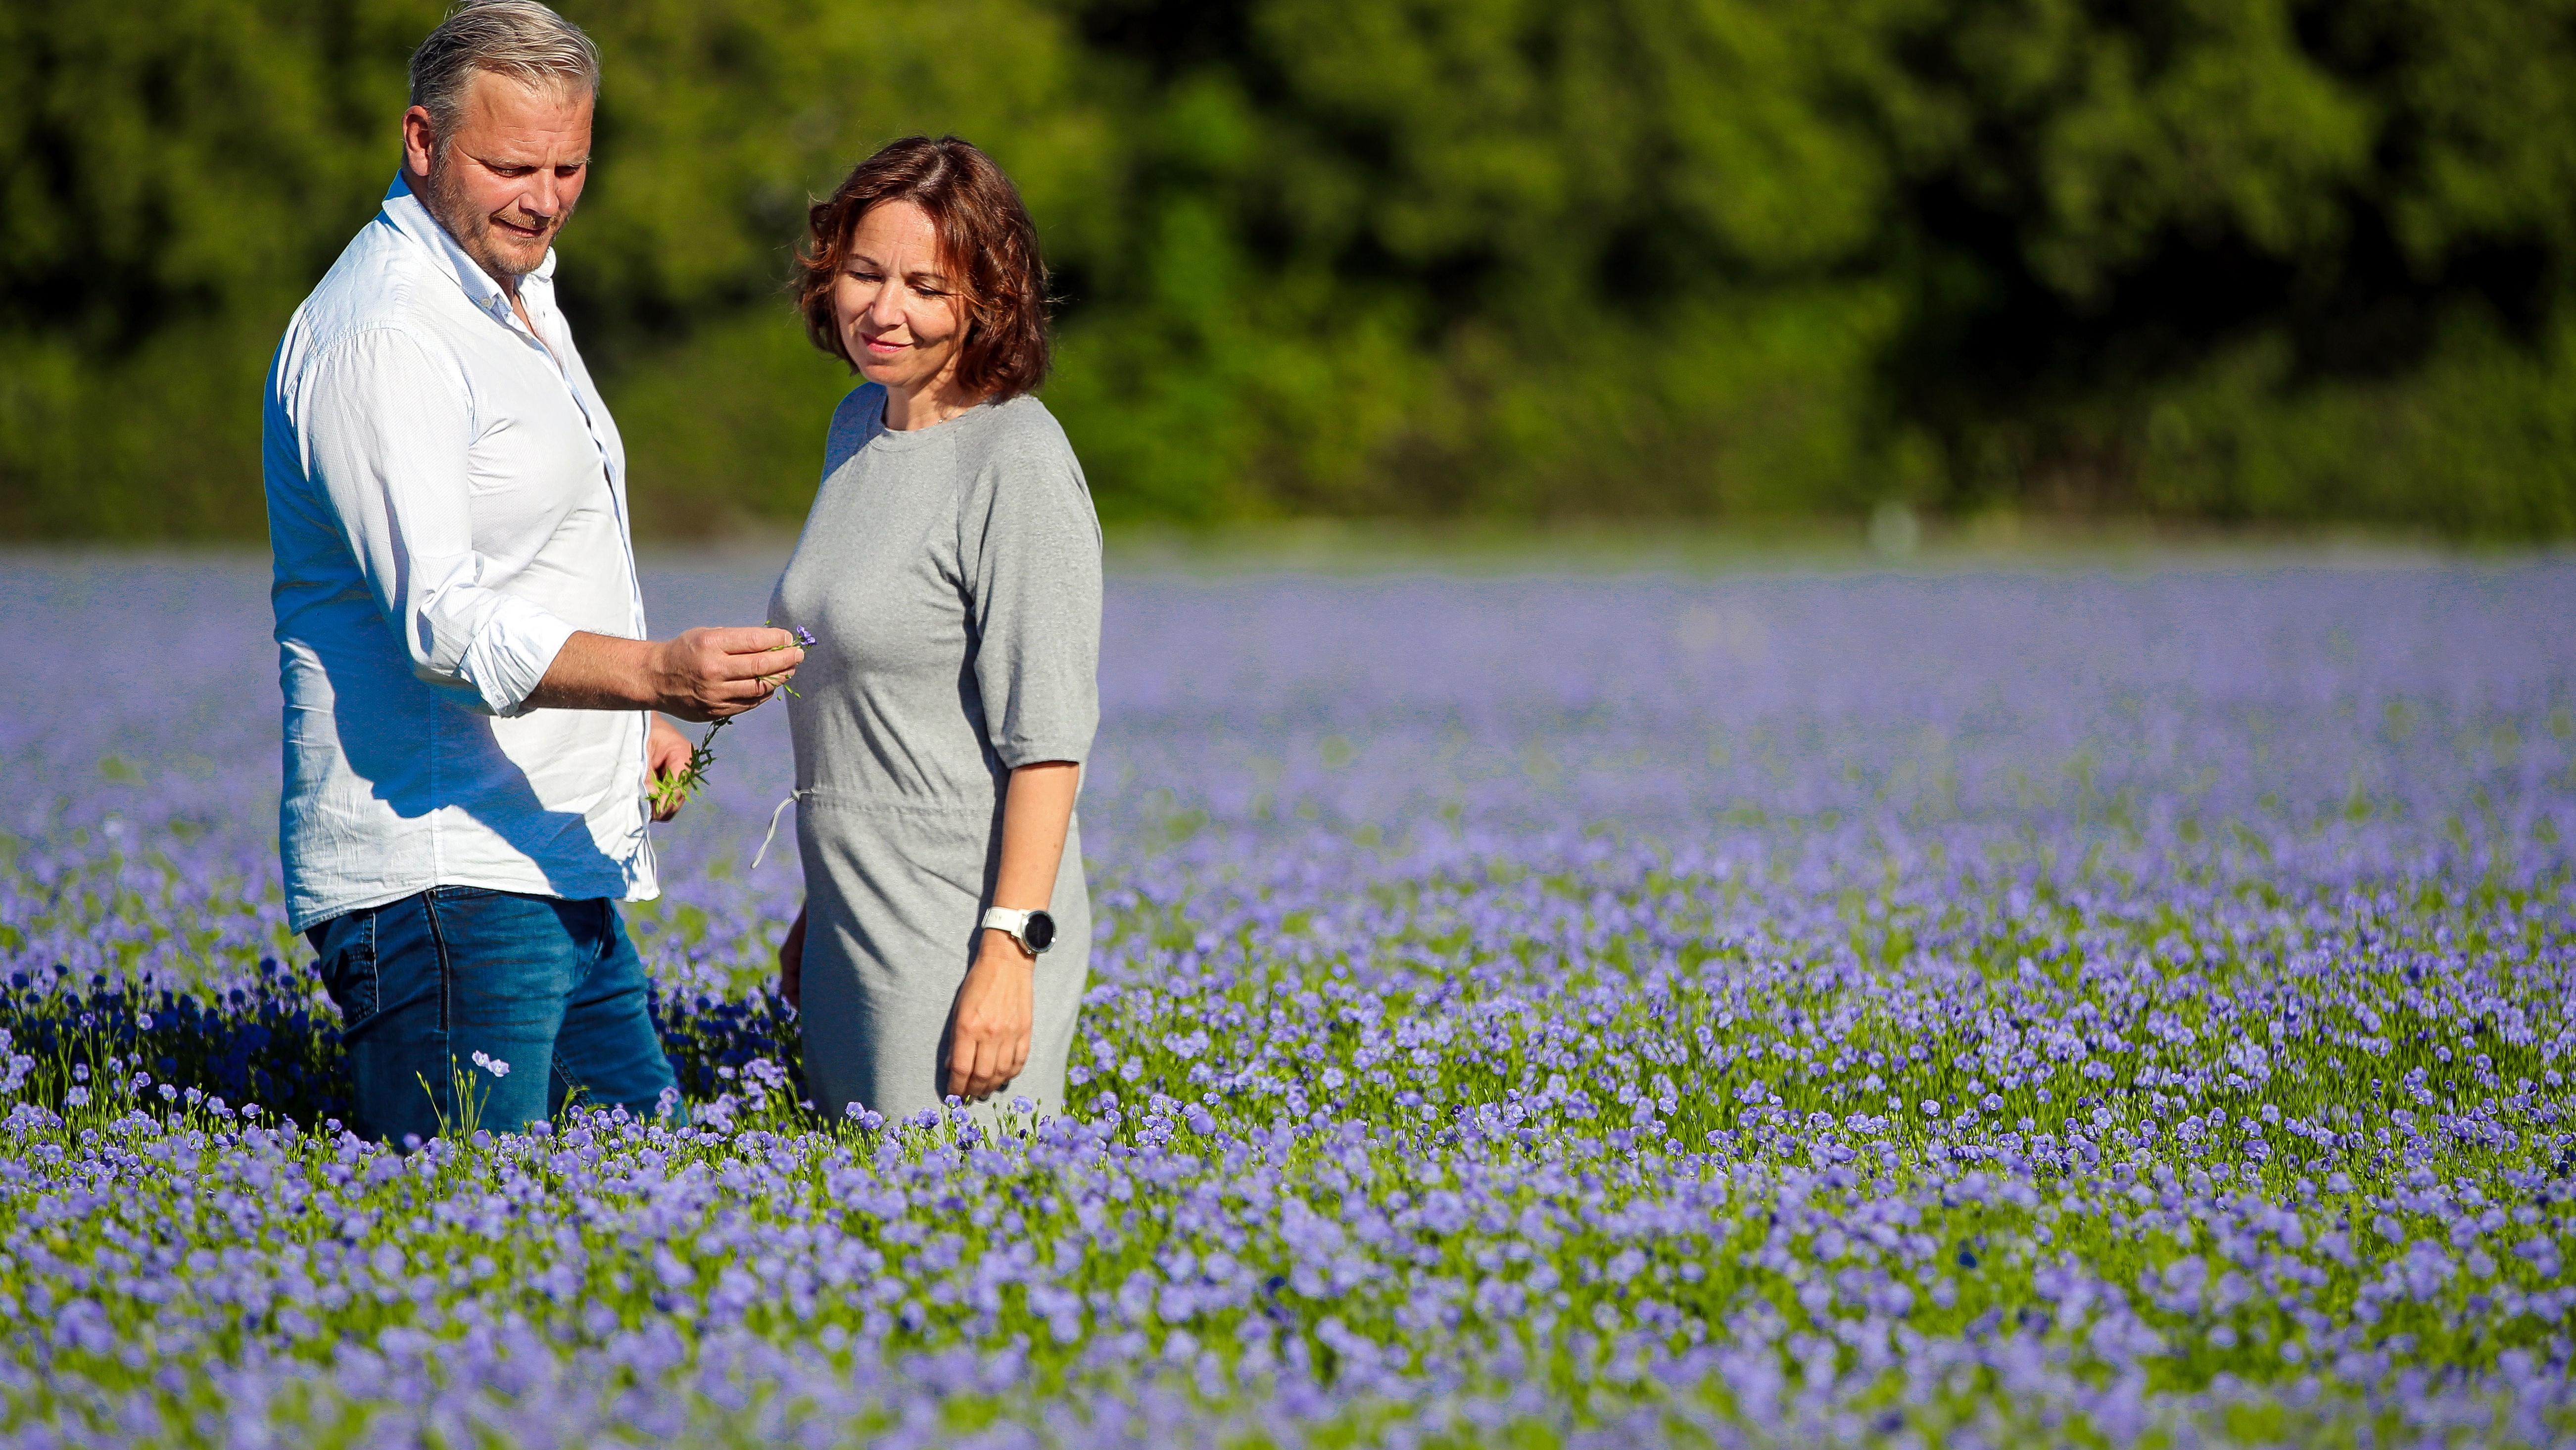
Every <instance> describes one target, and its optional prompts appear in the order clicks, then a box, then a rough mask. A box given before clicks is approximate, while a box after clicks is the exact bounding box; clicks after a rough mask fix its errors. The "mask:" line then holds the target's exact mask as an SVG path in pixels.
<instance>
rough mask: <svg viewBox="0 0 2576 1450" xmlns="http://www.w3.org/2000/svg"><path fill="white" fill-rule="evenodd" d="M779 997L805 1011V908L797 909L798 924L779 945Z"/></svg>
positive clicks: (788, 930) (791, 928) (791, 1005)
mask: <svg viewBox="0 0 2576 1450" xmlns="http://www.w3.org/2000/svg"><path fill="white" fill-rule="evenodd" d="M778 995H779V996H781V997H784V998H786V999H787V1005H788V1006H790V1007H793V1008H795V1009H796V1010H798V1011H800V1012H802V1011H804V1010H805V908H803V907H801V906H800V907H798V908H797V909H796V924H795V925H793V926H791V927H789V928H787V938H786V940H784V941H782V942H780V943H779V944H778Z"/></svg>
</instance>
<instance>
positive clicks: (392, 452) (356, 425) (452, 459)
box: [296, 328, 573, 716]
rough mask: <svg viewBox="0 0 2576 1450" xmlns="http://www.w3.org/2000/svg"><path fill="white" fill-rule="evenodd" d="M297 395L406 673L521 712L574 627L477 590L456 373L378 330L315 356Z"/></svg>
mask: <svg viewBox="0 0 2576 1450" xmlns="http://www.w3.org/2000/svg"><path fill="white" fill-rule="evenodd" d="M297 392H298V397H297V399H296V402H297V405H298V411H299V412H300V413H301V414H302V417H301V420H300V423H301V426H300V429H299V433H300V436H301V438H302V440H303V448H304V455H305V456H304V460H303V462H304V467H305V471H306V476H307V477H309V478H310V479H312V480H313V482H314V484H315V485H316V486H317V487H318V488H319V489H320V490H321V492H322V493H323V495H324V496H325V497H326V498H327V499H328V500H329V502H330V505H331V507H332V509H333V511H334V512H335V513H336V514H337V515H338V517H339V523H340V530H341V532H342V534H344V535H345V536H346V537H347V539H348V541H349V548H350V551H351V552H352V553H353V554H354V555H356V557H357V561H358V570H359V573H360V574H361V575H362V576H364V578H365V579H366V582H367V587H368V588H369V589H370V590H371V591H372V592H373V593H374V595H375V599H376V607H377V608H378V609H379V610H381V611H383V613H384V616H385V620H386V623H387V624H388V625H390V626H391V627H392V629H393V630H394V632H395V633H396V634H398V635H400V636H401V637H402V641H403V648H404V649H405V650H406V651H408V652H409V654H410V655H411V665H412V673H414V674H415V675H418V676H419V677H420V678H421V679H423V680H425V681H427V682H429V683H430V684H431V685H433V686H437V687H440V688H442V689H444V690H448V691H452V692H455V693H457V694H458V695H460V696H462V697H463V703H466V704H468V705H471V706H474V707H477V708H480V709H482V710H485V711H488V712H490V713H491V714H494V715H501V716H513V715H519V714H523V713H525V712H526V710H527V709H528V697H529V696H530V695H532V694H534V693H536V689H537V685H538V684H539V682H541V681H542V680H544V679H545V675H546V670H547V669H548V668H549V667H550V666H552V665H553V663H554V659H555V655H556V654H557V653H558V652H559V651H561V650H562V649H563V646H564V641H565V640H567V639H570V638H571V637H572V634H573V629H572V626H571V625H568V624H566V623H564V622H563V621H562V620H561V619H559V618H557V617H556V616H555V615H553V614H552V613H550V612H548V611H547V610H546V609H544V608H543V607H541V606H539V605H536V604H533V603H530V602H529V601H527V600H525V599H520V598H517V597H515V596H513V595H510V594H508V593H505V592H503V591H502V590H499V589H496V588H493V587H491V586H490V585H487V584H485V583H484V582H483V576H484V572H485V561H484V559H483V557H482V556H481V555H480V554H478V553H477V552H476V551H475V549H474V542H473V539H474V535H473V519H472V515H471V512H470V510H469V507H468V501H469V493H468V485H467V481H466V462H467V453H468V450H469V449H470V448H471V447H472V446H473V442H474V416H473V406H472V403H471V400H470V398H469V397H468V395H467V393H466V389H465V382H464V378H463V375H462V372H461V370H460V369H459V368H458V366H457V365H456V364H454V363H453V362H452V361H444V360H442V359H440V358H439V357H437V356H435V355H434V354H433V353H432V351H431V350H430V349H429V348H427V347H425V346H423V345H422V343H421V342H420V340H419V339H417V338H415V337H413V336H411V335H410V334H408V333H405V332H401V331H396V330H393V329H389V328H388V329H378V330H374V331H368V332H359V333H354V334H352V335H350V336H348V337H346V338H343V339H341V340H340V341H339V342H338V343H336V344H334V345H333V346H332V347H331V348H330V350H329V351H327V352H325V353H323V354H322V355H320V356H318V357H316V358H315V359H314V360H313V362H312V364H311V366H310V367H308V368H307V369H306V371H305V374H304V377H303V378H302V380H301V383H300V386H299V387H298V389H297Z"/></svg>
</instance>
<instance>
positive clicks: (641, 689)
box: [528, 627, 805, 720]
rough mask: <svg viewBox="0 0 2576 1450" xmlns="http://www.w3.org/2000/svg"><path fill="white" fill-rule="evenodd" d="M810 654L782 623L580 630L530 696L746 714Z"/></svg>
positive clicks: (574, 703) (601, 705)
mask: <svg viewBox="0 0 2576 1450" xmlns="http://www.w3.org/2000/svg"><path fill="white" fill-rule="evenodd" d="M804 662H805V651H803V650H801V649H799V648H797V647H796V637H795V636H794V635H791V634H789V633H788V632H787V631H785V630H783V629H769V628H765V627H764V628H758V629H745V628H734V629H692V630H689V631H687V632H686V633H684V634H678V635H674V636H672V637H671V638H669V639H618V638H615V637H614V636H611V635H605V634H589V633H578V634H575V635H574V636H573V637H572V638H570V639H568V640H565V641H564V646H563V649H562V650H561V651H559V652H558V653H557V654H556V655H555V658H554V663H553V664H551V665H549V666H547V667H546V677H545V679H544V681H543V682H542V683H540V684H539V685H538V686H537V688H536V690H535V691H534V692H533V693H531V694H530V695H529V696H528V703H529V704H530V705H532V706H535V707H536V708H538V709H543V710H659V711H661V712H663V713H664V714H666V715H677V716H679V717H680V718H681V719H683V720H722V719H725V718H726V717H728V716H732V715H739V714H741V713H742V712H743V711H745V710H748V709H750V708H751V707H752V706H754V705H757V704H759V703H760V702H761V701H763V700H766V699H768V698H769V697H770V696H771V695H774V694H776V693H777V692H778V687H779V686H780V685H783V684H785V683H787V681H788V680H790V679H792V678H794V676H795V674H796V667H797V666H798V665H800V664H803V663H804Z"/></svg>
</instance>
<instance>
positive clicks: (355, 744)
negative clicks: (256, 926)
mask: <svg viewBox="0 0 2576 1450" xmlns="http://www.w3.org/2000/svg"><path fill="white" fill-rule="evenodd" d="M554 268H555V257H554V254H553V253H552V252H548V253H547V255H546V259H545V263H544V265H542V266H541V267H539V268H538V269H537V270H536V271H535V272H533V273H531V274H529V275H528V276H527V277H525V278H522V279H521V280H520V283H519V296H520V298H521V300H522V301H523V302H524V304H525V305H526V307H527V312H528V317H529V318H530V320H531V321H533V322H534V323H535V330H534V331H533V332H531V331H530V330H529V329H528V327H527V326H526V325H524V324H522V323H521V322H520V321H519V319H518V316H517V315H516V313H515V312H514V311H513V310H512V309H511V306H510V301H509V298H508V296H507V295H506V294H505V293H503V292H502V290H501V288H500V286H499V285H498V284H496V283H495V282H493V280H492V279H491V278H490V277H489V276H488V275H486V274H485V273H484V271H483V270H482V268H481V267H480V266H478V265H476V263H475V262H474V260H473V258H471V257H469V256H467V255H466V254H465V252H464V250H463V249H461V248H460V247H458V246H457V245H456V242H455V240H454V239H453V238H451V237H449V236H448V234H447V231H446V229H445V228H443V227H441V226H440V225H439V224H438V222H437V220H436V219H435V218H433V217H431V216H430V214H429V212H428V210H427V209H426V208H425V207H423V206H422V205H421V203H420V201H419V199H418V198H417V197H414V196H413V195H412V194H411V191H410V189H409V188H408V187H407V186H405V185H404V184H403V182H402V180H401V179H400V178H399V177H398V178H397V179H396V180H395V182H394V185H393V189H392V190H391V191H389V192H387V193H386V195H385V201H384V207H383V209H382V210H381V211H379V212H378V213H377V214H376V217H375V220H373V221H371V222H369V223H368V224H367V226H366V228H365V229H364V230H362V231H360V232H359V233H358V235H357V238H356V239H355V240H354V241H352V242H350V244H349V246H348V249H347V250H346V251H343V252H342V253H341V254H340V260H339V261H338V262H337V263H335V264H334V265H333V266H332V268H331V271H330V272H329V274H328V275H326V276H325V277H323V279H322V281H321V284H320V285H319V286H317V287H315V288H314V289H313V294H312V295H311V296H310V297H308V298H306V299H305V301H304V305H303V306H301V307H299V308H297V309H296V311H295V317H294V320H293V321H291V322H289V323H288V324H287V328H286V337H285V339H284V340H283V341H282V342H280V343H279V344H278V349H277V358H276V361H275V362H274V363H273V364H272V365H271V367H270V370H269V377H268V391H267V403H266V410H265V416H264V417H263V419H262V429H261V434H262V439H261V442H262V462H263V468H264V471H265V473H266V476H267V487H268V527H269V542H270V545H271V547H272V549H273V550H274V552H275V555H276V578H275V583H274V584H273V586H272V587H271V589H270V599H271V602H272V603H273V605H274V606H275V610H276V615H277V644H278V676H279V685H280V687H281V689H282V690H283V692H284V694H285V697H286V712H285V737H286V740H285V743H286V772H285V789H284V795H283V798H282V800H281V802H280V805H279V812H278V814H279V840H280V846H281V849H282V852H283V854H284V856H285V862H286V894H287V915H288V918H289V921H290V924H291V925H292V927H293V929H294V930H297V931H302V930H304V929H305V928H307V927H309V926H312V925H315V924H317V923H320V922H323V921H327V920H329V919H331V918H332V917H335V916H338V915H341V914H343V913H345V912H349V911H355V910H358V909H360V908H363V907H369V906H380V905H383V904H384V903H386V902H389V901H395V900H399V899H401V898H402V897H405V896H409V895H411V894H413V893H414V892H418V891H423V890H426V889H428V888H430V887H433V886H486V887H495V888H498V889H501V890H506V891H525V892H535V893H539V894H542V895H549V896H558V897H564V898H572V899H578V898H584V897H598V896H608V897H620V898H624V899H626V900H641V899H645V898H649V897H652V896H654V895H656V894H657V893H658V888H657V886H656V883H655V881H654V873H653V850H652V842H651V839H650V837H649V835H648V823H649V820H650V815H649V812H648V811H647V809H646V806H645V803H644V799H643V788H644V778H645V775H644V772H645V760H644V750H645V741H646V732H647V728H648V724H649V718H650V717H649V716H648V715H647V714H646V713H645V712H643V711H622V710H536V711H531V710H529V709H528V705H527V701H528V696H529V695H530V694H531V693H532V692H534V691H535V689H536V688H537V685H538V683H539V681H541V680H543V679H544V677H545V673H546V669H547V667H548V666H549V665H551V664H552V663H553V662H554V657H555V654H556V652H557V651H558V650H560V649H562V647H563V643H564V641H565V640H566V639H567V638H569V637H570V636H571V635H572V633H573V632H574V631H576V630H587V631H589V632H591V633H594V634H605V635H619V636H624V637H626V638H629V639H642V638H644V637H645V631H644V604H643V597H642V595H641V593H640V592H639V591H638V589H637V587H636V579H635V558H634V552H633V548H632V546H631V544H630V543H629V538H628V530H627V519H626V454H625V449H624V447H623V446H622V445H621V444H620V443H619V441H618V437H617V426H616V424H615V423H613V422H612V421H610V419H609V416H608V409H607V407H606V406H605V405H604V404H603V403H602V402H601V401H600V397H599V391H598V389H597V388H595V387H593V386H592V384H591V380H590V373H589V371H588V370H587V369H586V368H584V367H583V366H582V362H581V355H580V353H579V352H577V351H575V350H574V347H573V342H572V333H571V331H570V329H569V328H567V327H566V326H565V323H564V318H563V314H562V313H561V312H560V311H559V310H558V309H557V308H556V306H555V296H554V281H553V278H554Z"/></svg>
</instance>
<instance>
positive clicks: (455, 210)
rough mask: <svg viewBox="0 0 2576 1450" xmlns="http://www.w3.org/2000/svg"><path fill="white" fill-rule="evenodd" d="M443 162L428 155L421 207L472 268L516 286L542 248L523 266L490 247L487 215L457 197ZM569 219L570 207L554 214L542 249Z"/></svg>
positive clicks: (535, 263) (540, 256)
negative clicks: (427, 171) (460, 250)
mask: <svg viewBox="0 0 2576 1450" xmlns="http://www.w3.org/2000/svg"><path fill="white" fill-rule="evenodd" d="M446 159H447V158H446V157H445V156H443V155H440V154H438V153H436V152H433V153H432V154H431V157H430V165H429V175H428V177H427V178H425V179H424V180H423V182H422V184H421V187H420V202H421V205H422V206H424V207H426V208H428V210H429V214H430V215H431V216H433V217H435V218H437V220H438V224H439V225H440V226H442V227H444V228H446V229H447V235H448V236H449V237H451V238H453V239H454V240H455V242H456V245H457V246H459V247H462V248H463V249H464V250H465V255H467V256H469V257H472V258H473V259H474V263H475V265H476V266H479V267H481V268H482V269H483V271H484V273H485V274H486V275H488V276H489V277H491V279H492V280H493V281H495V282H498V283H500V284H502V285H503V286H505V287H515V286H517V285H518V281H519V279H520V278H521V277H524V276H526V275H527V274H528V273H530V272H533V271H535V270H536V269H537V268H538V267H539V266H540V265H542V264H543V263H544V261H545V255H546V254H545V249H544V247H540V248H538V250H537V254H536V256H535V257H533V258H531V259H529V261H528V263H527V264H526V265H525V266H521V265H519V264H518V263H517V262H515V261H513V260H512V259H510V258H508V257H506V256H503V255H501V254H500V251H499V249H498V248H497V247H495V246H494V245H493V238H492V230H491V225H490V224H491V220H492V218H491V214H490V213H488V212H484V211H480V210H477V209H476V208H475V205H474V203H473V201H472V200H470V199H469V198H467V197H465V196H464V195H462V194H461V189H460V188H458V187H456V186H454V185H452V184H450V181H449V177H448V169H447V166H446V164H445V163H446ZM571 216H572V208H571V207H565V208H564V209H563V210H562V211H561V212H559V213H557V214H556V216H555V219H554V225H553V226H552V227H551V228H549V229H548V230H547V232H546V236H545V244H546V246H552V245H553V244H554V239H555V236H556V235H557V234H558V233H560V232H561V231H562V230H563V224H564V222H565V221H566V220H568V219H569V218H570V217H571Z"/></svg>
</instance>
